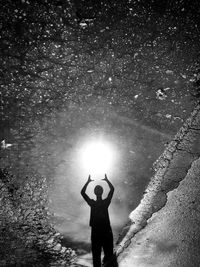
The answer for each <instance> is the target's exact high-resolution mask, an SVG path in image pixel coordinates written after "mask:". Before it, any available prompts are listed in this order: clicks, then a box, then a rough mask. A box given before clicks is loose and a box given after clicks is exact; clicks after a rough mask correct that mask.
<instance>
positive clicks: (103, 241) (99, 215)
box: [81, 174, 114, 267]
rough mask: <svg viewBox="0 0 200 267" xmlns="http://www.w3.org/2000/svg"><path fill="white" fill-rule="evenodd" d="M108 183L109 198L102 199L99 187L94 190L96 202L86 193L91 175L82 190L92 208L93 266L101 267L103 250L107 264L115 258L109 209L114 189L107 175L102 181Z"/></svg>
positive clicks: (101, 190) (104, 260)
mask: <svg viewBox="0 0 200 267" xmlns="http://www.w3.org/2000/svg"><path fill="white" fill-rule="evenodd" d="M102 180H104V181H106V182H107V184H108V186H109V188H110V192H109V193H108V196H107V198H105V199H102V194H103V188H102V187H101V186H100V185H97V186H96V187H95V188H94V193H95V195H96V200H93V199H90V198H89V197H88V195H87V194H86V193H85V192H86V189H87V186H88V184H89V183H90V182H92V181H93V180H91V178H90V175H89V177H88V180H87V182H86V183H85V185H84V186H83V188H82V190H81V195H82V196H83V198H84V199H85V201H86V202H87V204H88V205H89V206H90V208H91V212H90V226H91V244H92V246H91V247H92V257H93V266H94V267H101V250H102V248H103V251H104V259H103V262H104V263H106V262H107V261H108V260H109V259H110V258H111V257H112V256H113V233H112V229H111V225H110V219H109V213H108V207H109V205H110V202H111V199H112V196H113V193H114V187H113V185H112V184H111V182H110V181H109V180H108V178H107V175H106V174H105V178H104V179H102Z"/></svg>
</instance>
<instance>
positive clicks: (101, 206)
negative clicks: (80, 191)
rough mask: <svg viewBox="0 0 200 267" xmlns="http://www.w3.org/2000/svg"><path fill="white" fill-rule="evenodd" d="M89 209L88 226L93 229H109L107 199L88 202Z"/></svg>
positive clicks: (108, 202) (108, 203)
mask: <svg viewBox="0 0 200 267" xmlns="http://www.w3.org/2000/svg"><path fill="white" fill-rule="evenodd" d="M88 205H89V206H90V207H91V213H90V226H91V227H95V228H103V229H105V228H106V229H108V228H110V219H109V214H108V207H109V205H110V201H109V199H102V200H93V199H90V200H89V201H88Z"/></svg>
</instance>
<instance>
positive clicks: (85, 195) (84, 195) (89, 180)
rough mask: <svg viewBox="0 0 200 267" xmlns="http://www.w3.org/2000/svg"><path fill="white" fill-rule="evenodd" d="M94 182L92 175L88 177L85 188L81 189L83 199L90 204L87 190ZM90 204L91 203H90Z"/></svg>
mask: <svg viewBox="0 0 200 267" xmlns="http://www.w3.org/2000/svg"><path fill="white" fill-rule="evenodd" d="M92 181H93V180H92V179H91V178H90V175H89V177H88V180H87V182H86V183H85V185H84V186H83V188H82V189H81V195H82V197H83V198H84V199H85V201H86V202H87V203H88V202H89V201H90V198H89V197H88V195H87V194H86V193H85V192H86V189H87V187H88V185H89V183H90V182H92ZM88 204H89V203H88Z"/></svg>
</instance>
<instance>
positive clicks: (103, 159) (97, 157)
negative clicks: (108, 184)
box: [81, 141, 114, 179]
mask: <svg viewBox="0 0 200 267" xmlns="http://www.w3.org/2000/svg"><path fill="white" fill-rule="evenodd" d="M113 160H114V151H113V148H112V147H111V145H110V144H109V143H107V142H104V141H91V142H88V143H86V144H85V145H84V146H83V147H82V150H81V163H82V167H83V168H84V170H85V172H86V173H87V174H91V176H92V179H95V178H101V179H102V178H104V174H105V173H106V174H110V172H111V169H112V164H113ZM102 176H103V177H102Z"/></svg>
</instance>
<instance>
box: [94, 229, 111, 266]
mask: <svg viewBox="0 0 200 267" xmlns="http://www.w3.org/2000/svg"><path fill="white" fill-rule="evenodd" d="M91 242H92V255H93V266H94V267H101V250H102V248H103V251H104V255H105V256H104V260H103V261H104V262H106V261H108V260H109V259H110V258H111V257H112V255H113V234H112V230H111V227H109V228H108V229H104V228H103V229H102V230H100V229H99V228H98V229H96V228H95V227H92V232H91Z"/></svg>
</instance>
